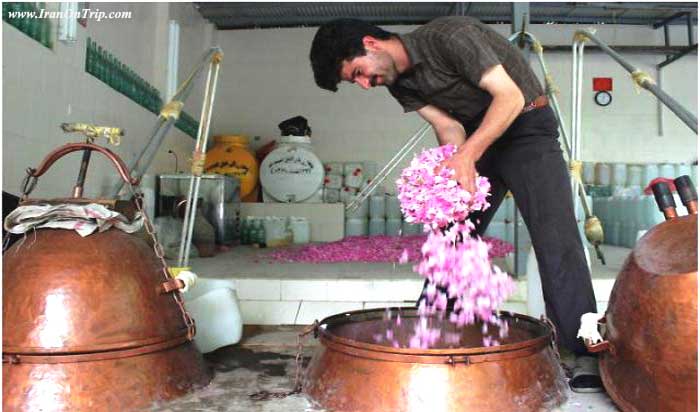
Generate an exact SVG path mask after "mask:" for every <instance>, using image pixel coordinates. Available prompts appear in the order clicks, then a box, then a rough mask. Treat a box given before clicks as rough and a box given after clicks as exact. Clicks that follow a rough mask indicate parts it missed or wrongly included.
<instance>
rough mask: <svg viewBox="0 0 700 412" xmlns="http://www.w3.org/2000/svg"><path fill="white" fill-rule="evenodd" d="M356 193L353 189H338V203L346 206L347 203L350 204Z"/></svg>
mask: <svg viewBox="0 0 700 412" xmlns="http://www.w3.org/2000/svg"><path fill="white" fill-rule="evenodd" d="M357 192H358V190H357V189H355V188H354V187H345V186H343V188H342V189H340V201H341V202H343V203H345V204H346V205H347V204H348V203H350V202H352V199H354V198H355V195H356V194H357Z"/></svg>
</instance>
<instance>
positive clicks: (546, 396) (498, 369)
mask: <svg viewBox="0 0 700 412" xmlns="http://www.w3.org/2000/svg"><path fill="white" fill-rule="evenodd" d="M387 310H388V309H387ZM390 311H391V312H390V313H391V316H392V318H395V317H396V315H397V314H400V315H401V325H400V326H398V327H395V328H394V336H395V337H396V338H397V339H398V341H399V343H400V345H399V346H401V347H400V348H394V347H393V346H391V344H389V343H381V342H380V343H377V342H378V341H377V340H376V335H377V334H383V333H385V332H386V330H387V326H388V324H389V323H388V322H387V321H386V320H385V310H384V309H375V310H364V311H355V312H349V313H342V314H338V315H334V316H330V317H328V318H326V319H324V320H322V321H321V323H320V325H319V326H318V328H317V329H316V332H317V335H318V337H319V338H320V345H319V346H318V348H317V349H316V352H315V353H314V355H313V357H312V359H311V362H310V364H309V366H308V369H307V371H306V374H305V377H304V382H303V390H304V392H305V393H306V394H307V395H309V397H310V398H311V399H312V400H313V402H315V403H316V404H318V405H320V406H321V407H323V408H325V409H327V410H329V411H334V412H386V411H392V412H409V411H431V412H456V411H460V412H463V411H474V412H489V411H493V412H509V411H512V412H527V411H538V412H539V411H542V410H551V409H553V408H555V407H557V406H558V405H560V404H561V403H562V402H563V401H564V400H565V393H566V387H565V383H564V376H563V372H562V370H561V367H560V366H559V362H558V353H557V352H556V349H555V346H554V343H553V342H554V339H555V337H554V336H553V329H552V328H551V327H550V326H548V325H547V324H545V323H544V322H541V321H538V320H536V319H534V318H531V317H529V316H524V315H519V314H513V315H507V314H505V313H501V315H500V316H501V318H502V319H505V320H507V322H508V325H509V334H508V337H507V338H505V339H504V340H502V341H501V345H500V346H490V347H484V346H482V338H483V336H482V325H481V324H476V325H471V326H467V327H464V328H460V329H457V328H456V327H455V326H454V325H453V324H452V323H449V322H442V324H441V328H442V330H443V332H444V333H443V335H444V334H445V333H447V332H452V333H459V334H460V342H459V343H458V344H457V345H455V346H456V347H455V348H451V347H449V345H447V344H445V343H444V342H443V343H439V344H438V345H437V346H436V347H435V348H432V349H409V348H406V346H408V345H407V342H408V341H409V339H410V336H411V334H412V332H413V330H414V325H415V322H417V321H418V315H417V313H416V312H417V310H416V309H415V308H391V309H390ZM488 335H489V336H495V337H498V329H497V328H495V327H489V330H488Z"/></svg>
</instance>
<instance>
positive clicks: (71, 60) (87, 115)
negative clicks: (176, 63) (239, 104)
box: [2, 3, 204, 197]
mask: <svg viewBox="0 0 700 412" xmlns="http://www.w3.org/2000/svg"><path fill="white" fill-rule="evenodd" d="M57 4H58V3H53V4H51V3H50V4H49V7H57ZM93 6H94V7H98V8H100V9H101V10H102V11H131V12H132V19H129V20H118V21H117V20H102V21H99V22H98V21H96V20H88V23H87V28H83V27H82V26H78V32H77V42H75V43H73V44H64V43H61V42H59V41H54V44H55V47H54V49H53V50H51V49H47V48H46V47H43V46H41V45H40V44H39V43H37V42H36V41H34V40H32V39H31V38H29V37H28V36H26V35H25V34H23V33H21V32H20V31H19V30H17V29H16V28H15V27H13V26H11V25H9V24H8V23H6V22H3V23H2V30H3V41H2V42H3V44H2V46H3V116H2V123H3V130H2V132H3V134H2V142H3V143H2V144H3V182H2V185H3V190H5V191H8V192H11V193H14V194H18V192H19V190H20V188H19V186H20V182H21V179H22V178H23V177H24V170H25V169H26V168H27V167H30V166H32V167H35V166H36V165H38V163H39V162H40V161H41V160H42V159H43V158H44V156H45V155H46V154H47V153H48V152H49V151H51V150H53V149H54V148H56V147H58V146H60V145H62V144H65V143H68V142H75V141H81V140H83V138H81V136H80V135H77V134H72V135H66V134H64V133H63V132H61V131H60V130H59V124H60V123H63V122H87V123H96V124H99V125H111V126H118V127H122V128H124V129H125V130H126V136H124V137H123V138H122V143H121V145H119V146H110V149H112V150H113V151H114V152H116V153H117V154H118V155H119V156H121V157H122V159H123V160H124V161H125V162H127V163H129V162H131V161H132V160H133V159H134V158H135V156H136V155H138V154H139V153H140V152H141V150H142V148H143V147H144V146H145V144H146V142H147V140H148V138H149V137H150V133H151V130H152V128H153V126H154V124H155V121H156V117H155V116H154V115H153V114H152V113H150V112H148V111H147V110H146V109H144V108H143V107H140V106H139V105H138V104H136V103H135V102H133V101H131V100H130V99H128V98H127V97H126V96H124V95H121V94H120V93H118V92H117V91H115V90H113V89H111V88H110V87H109V86H107V85H106V84H104V83H103V82H101V81H99V80H97V79H96V78H95V77H93V76H91V75H89V74H87V73H86V72H85V48H86V47H85V46H86V39H87V37H91V38H92V39H94V40H96V41H97V42H98V43H99V44H101V45H103V46H104V47H106V48H107V49H108V50H109V51H110V52H112V53H113V54H114V55H116V56H118V57H119V59H120V60H121V61H122V62H124V63H125V64H128V65H129V66H130V67H132V68H134V69H135V70H136V71H137V72H138V73H139V74H140V75H141V76H142V77H143V78H144V79H145V80H147V81H149V82H150V83H152V84H154V85H156V86H158V87H159V88H162V87H163V85H164V84H165V70H166V58H165V56H166V54H167V20H168V18H169V9H168V4H166V3H141V4H138V3H96V4H95V5H93ZM187 6H188V7H190V8H191V5H190V4H188V5H187ZM181 7H184V5H183V6H181ZM202 21H203V20H202ZM202 24H204V23H202ZM163 30H165V36H163V33H161V32H162V31H163ZM164 50H165V51H164ZM197 53H199V54H201V50H198V51H197ZM181 57H182V59H183V60H184V61H181V66H189V65H191V64H192V62H191V59H193V58H194V57H190V56H189V54H187V53H185V54H184V55H181ZM197 57H199V56H197ZM97 143H98V144H101V145H106V142H104V141H98V142H97ZM193 146H194V141H193V140H192V138H190V137H189V136H186V135H185V134H183V133H182V132H180V131H179V130H177V129H175V128H173V129H172V131H171V132H170V133H169V134H168V137H167V138H166V140H165V142H164V143H163V145H162V146H161V150H160V152H159V153H158V154H157V155H156V157H155V159H154V161H153V164H152V166H151V168H150V173H155V172H161V171H168V172H170V171H172V169H173V167H174V162H173V157H172V155H170V154H168V153H167V152H168V150H169V149H170V150H173V151H174V152H175V153H177V154H178V156H179V158H180V159H181V162H180V164H181V165H182V164H183V163H184V161H185V159H187V158H189V157H191V152H192V149H193ZM79 161H80V157H79V154H71V155H68V156H66V157H65V158H64V160H63V161H59V162H57V163H56V164H55V165H54V166H53V167H52V168H51V169H50V170H49V172H48V173H47V174H46V175H44V176H42V177H41V179H40V181H39V185H38V186H37V189H36V190H35V192H34V193H32V195H33V196H35V197H54V196H67V195H69V194H70V190H71V188H72V186H73V184H74V183H75V178H76V176H77V174H78V167H79ZM181 167H182V166H181ZM115 175H116V173H115V171H114V168H113V167H112V166H111V165H110V164H109V163H108V162H107V161H106V160H105V159H104V158H103V157H102V156H101V155H95V156H92V160H91V168H90V170H89V171H88V176H87V182H86V187H85V195H86V196H96V195H101V194H103V193H104V190H105V189H106V187H107V186H108V185H109V184H110V182H111V180H112V179H113V178H114V176H115Z"/></svg>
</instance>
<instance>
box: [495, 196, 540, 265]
mask: <svg viewBox="0 0 700 412" xmlns="http://www.w3.org/2000/svg"><path fill="white" fill-rule="evenodd" d="M514 213H515V202H514V201H513V197H512V196H511V194H510V192H509V193H508V194H507V195H506V197H505V198H504V199H503V201H502V202H501V204H500V206H499V207H498V209H497V210H496V214H495V215H494V216H493V218H492V219H491V222H490V223H489V226H488V227H487V228H486V232H485V233H484V235H485V236H489V237H495V238H497V239H501V240H504V241H506V242H508V243H511V244H513V245H514V247H517V249H518V269H519V272H520V274H524V273H525V266H526V264H527V254H528V253H529V251H530V247H531V246H532V240H530V233H529V232H528V230H527V227H526V226H525V222H524V221H523V218H522V215H520V214H518V223H517V228H518V244H517V245H516V244H515V227H516V224H515V221H514ZM511 266H513V265H511Z"/></svg>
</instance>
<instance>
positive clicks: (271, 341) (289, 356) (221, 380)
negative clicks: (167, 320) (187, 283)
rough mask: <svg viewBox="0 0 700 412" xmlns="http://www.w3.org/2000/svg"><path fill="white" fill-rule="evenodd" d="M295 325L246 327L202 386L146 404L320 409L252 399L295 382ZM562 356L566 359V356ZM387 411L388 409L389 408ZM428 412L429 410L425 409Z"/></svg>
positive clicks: (584, 398) (309, 347) (602, 397)
mask: <svg viewBox="0 0 700 412" xmlns="http://www.w3.org/2000/svg"><path fill="white" fill-rule="evenodd" d="M299 330H300V328H299V327H293V326H279V327H264V328H261V327H258V328H256V329H250V328H248V329H247V330H246V334H245V336H244V338H243V340H242V341H241V342H240V343H239V344H238V345H234V346H228V347H224V348H221V349H219V350H217V351H214V352H211V353H209V354H207V355H205V358H206V360H207V363H209V365H210V366H211V367H212V368H213V370H214V379H213V380H212V382H211V383H210V384H209V385H208V386H207V387H205V388H202V389H200V390H197V391H195V392H193V393H191V394H189V395H187V396H184V397H182V398H179V399H176V400H173V401H170V402H167V403H161V404H157V405H153V407H152V408H151V409H150V410H152V411H159V412H194V411H202V412H204V411H206V412H229V411H230V412H241V411H246V412H322V411H324V410H323V409H319V408H316V407H314V406H313V405H312V404H311V402H310V401H309V399H307V398H306V397H305V396H304V395H303V394H295V395H291V396H288V397H283V398H269V399H266V400H253V399H251V396H250V395H252V394H255V393H257V392H260V391H269V392H272V393H280V392H286V391H289V390H291V389H292V387H293V386H294V373H295V370H296V369H295V361H294V357H295V354H296V352H297V349H296V336H297V333H298V332H299ZM315 344H316V341H314V340H313V339H312V338H308V339H307V343H306V344H305V348H304V357H305V358H308V357H310V356H311V355H312V353H313V349H314V346H315ZM564 362H565V363H567V362H570V359H566V358H564ZM567 398H568V399H567V401H566V402H565V403H564V404H563V405H561V406H560V407H559V408H557V409H554V411H556V412H579V411H580V412H588V411H591V412H593V411H594V412H614V411H618V409H617V408H616V407H615V405H614V404H613V403H612V401H611V400H610V398H609V397H608V396H607V395H606V394H605V393H596V394H577V393H573V392H569V393H568V394H567ZM387 412H389V411H387ZM426 412H432V411H426Z"/></svg>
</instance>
